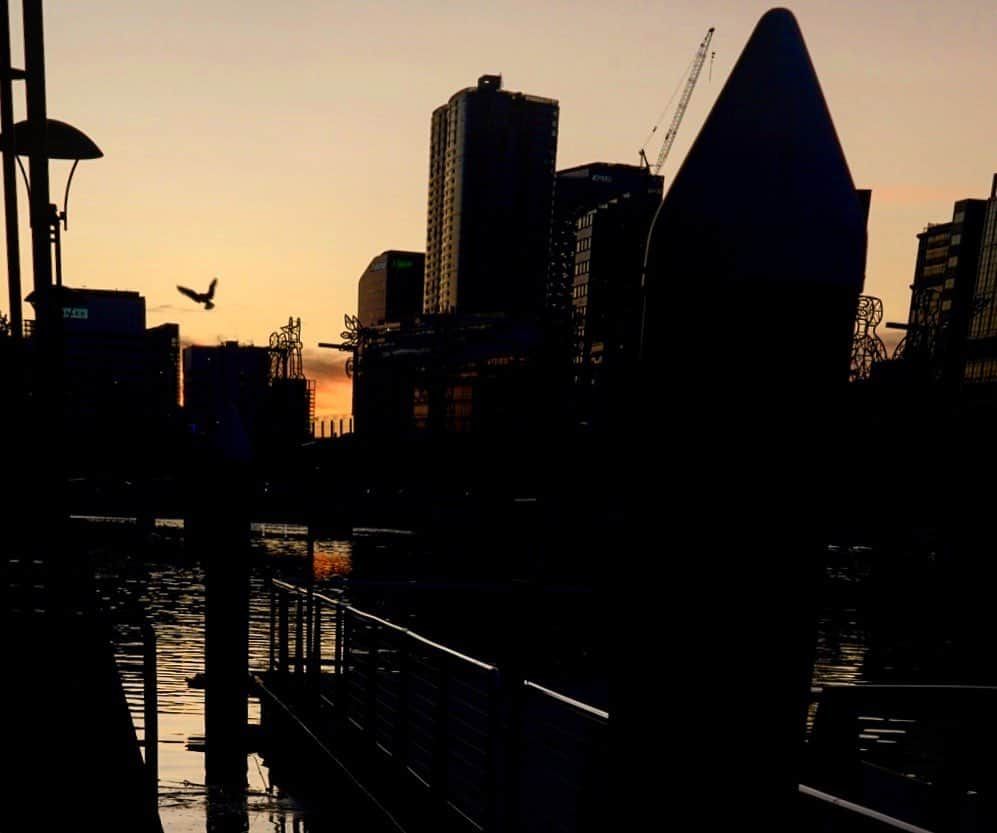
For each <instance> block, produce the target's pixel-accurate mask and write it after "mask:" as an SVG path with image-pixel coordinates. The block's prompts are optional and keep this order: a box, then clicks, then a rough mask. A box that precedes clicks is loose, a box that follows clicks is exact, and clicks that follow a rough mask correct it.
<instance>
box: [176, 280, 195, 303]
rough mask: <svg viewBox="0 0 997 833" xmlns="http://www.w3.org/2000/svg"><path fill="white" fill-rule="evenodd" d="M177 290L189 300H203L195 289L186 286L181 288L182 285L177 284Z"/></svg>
mask: <svg viewBox="0 0 997 833" xmlns="http://www.w3.org/2000/svg"><path fill="white" fill-rule="evenodd" d="M177 289H179V290H180V292H181V293H183V294H184V295H186V296H187V297H188V298H193V299H194V300H195V301H200V300H201V299H200V297H199V296H198V294H197V293H196V292H195V291H194V290H193V289H188V288H187V287H186V286H180V284H177Z"/></svg>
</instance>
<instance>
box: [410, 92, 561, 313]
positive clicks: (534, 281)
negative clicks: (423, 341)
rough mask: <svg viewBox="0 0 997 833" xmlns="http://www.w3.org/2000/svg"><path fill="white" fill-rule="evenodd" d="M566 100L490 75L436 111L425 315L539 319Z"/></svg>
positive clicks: (431, 150) (432, 147) (432, 152)
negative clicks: (511, 88)
mask: <svg viewBox="0 0 997 833" xmlns="http://www.w3.org/2000/svg"><path fill="white" fill-rule="evenodd" d="M557 120H558V104H557V102H556V101H554V100H552V99H549V98H539V97H537V96H532V95H526V94H524V93H514V92H508V91H505V90H503V89H502V77H501V76H499V75H483V76H481V78H479V79H478V85H477V87H469V88H467V89H464V90H461V91H460V92H458V93H455V94H454V95H453V96H452V97H451V98H450V101H449V102H447V103H446V104H444V105H443V106H442V107H438V108H437V109H436V110H435V111H433V120H432V135H431V141H430V151H429V211H428V228H427V235H426V276H425V289H424V298H423V311H424V312H426V313H453V312H456V313H461V314H485V315H492V314H500V315H508V316H511V317H517V318H519V317H525V318H532V317H534V316H535V315H537V314H538V312H539V310H540V308H541V306H542V303H543V295H544V286H545V281H546V272H547V263H548V255H549V250H550V234H551V215H552V210H553V196H554V165H555V157H556V151H557Z"/></svg>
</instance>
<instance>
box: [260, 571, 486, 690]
mask: <svg viewBox="0 0 997 833" xmlns="http://www.w3.org/2000/svg"><path fill="white" fill-rule="evenodd" d="M271 583H272V584H273V585H274V586H275V587H277V588H279V589H281V590H287V591H288V592H290V593H297V594H298V595H299V596H307V595H308V590H307V588H304V587H299V586H298V585H296V584H289V583H288V582H286V581H281V580H280V579H271ZM339 592H342V591H339ZM312 598H315V599H320V600H321V601H323V602H325V603H326V604H329V605H332V606H333V607H341V608H342V609H343V610H345V611H347V612H349V613H352V614H353V615H354V616H357V617H359V618H361V619H365V620H367V621H368V622H374V623H376V624H378V625H380V626H381V627H384V628H387V629H388V630H391V631H394V632H395V633H397V634H398V635H399V636H407V637H410V638H412V639H414V640H416V641H417V642H421V643H423V644H424V645H428V646H429V647H430V648H434V649H436V650H437V651H441V652H442V653H444V654H447V655H448V656H451V657H454V658H455V659H459V660H461V661H463V662H467V663H470V664H471V665H474V666H476V667H478V668H480V669H482V670H483V671H495V670H496V666H494V665H491V664H489V663H487V662H483V661H482V660H480V659H475V658H474V657H472V656H468V655H467V654H462V653H461V652H460V651H455V650H454V649H453V648H448V647H447V646H446V645H441V644H440V643H439V642H434V641H433V640H432V639H429V638H428V637H425V636H423V635H422V634H420V633H416V632H415V631H412V630H409V629H408V628H403V627H402V626H401V625H397V624H395V623H394V622H389V621H388V620H387V619H382V618H381V617H380V616H375V615H374V614H373V613H368V612H367V611H366V610H361V609H360V608H358V607H353V605H349V604H345V603H344V602H342V601H341V600H339V599H330V598H328V597H327V596H323V595H322V594H321V593H312Z"/></svg>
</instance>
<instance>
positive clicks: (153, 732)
mask: <svg viewBox="0 0 997 833" xmlns="http://www.w3.org/2000/svg"><path fill="white" fill-rule="evenodd" d="M142 665H143V669H142V672H143V673H142V683H143V689H144V690H143V706H144V711H145V714H144V721H145V733H144V734H145V768H146V771H147V772H148V773H149V788H150V790H151V792H152V800H153V806H156V805H158V803H159V684H158V677H157V673H156V631H155V629H154V628H153V627H152V624H151V623H150V622H149V620H148V619H146V618H145V617H143V619H142Z"/></svg>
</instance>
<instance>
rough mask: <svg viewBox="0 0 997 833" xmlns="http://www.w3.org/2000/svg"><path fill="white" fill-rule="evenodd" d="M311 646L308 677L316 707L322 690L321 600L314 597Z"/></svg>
mask: <svg viewBox="0 0 997 833" xmlns="http://www.w3.org/2000/svg"><path fill="white" fill-rule="evenodd" d="M311 622H312V627H311V635H312V641H311V647H310V649H309V652H308V678H309V679H310V680H311V683H312V694H313V695H314V696H315V706H316V708H317V707H318V697H319V694H321V691H322V602H321V601H320V600H319V599H315V600H314V603H313V605H312V616H311Z"/></svg>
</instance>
